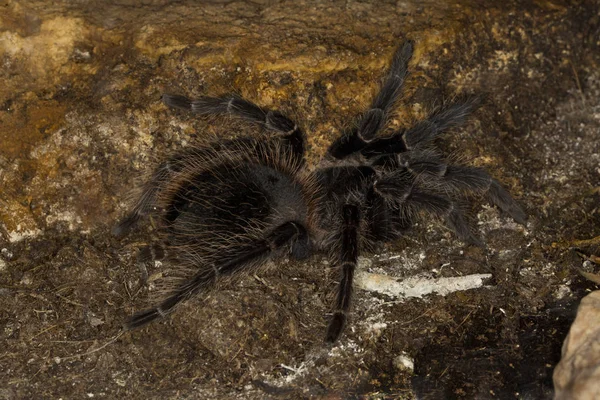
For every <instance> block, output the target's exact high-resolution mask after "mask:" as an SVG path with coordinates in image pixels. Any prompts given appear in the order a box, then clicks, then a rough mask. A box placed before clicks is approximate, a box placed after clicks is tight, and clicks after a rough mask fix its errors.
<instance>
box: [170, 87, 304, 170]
mask: <svg viewBox="0 0 600 400" xmlns="http://www.w3.org/2000/svg"><path fill="white" fill-rule="evenodd" d="M162 98H163V102H164V103H165V104H166V105H167V106H169V107H173V108H178V109H181V110H185V111H191V112H193V113H194V114H200V115H231V116H233V117H238V118H242V119H245V120H247V121H250V122H254V123H258V124H261V125H262V126H264V127H265V128H267V129H269V130H271V131H274V132H276V133H277V134H278V135H279V136H280V137H281V138H283V139H284V140H286V141H287V142H288V143H289V145H290V146H291V148H292V150H293V153H294V154H296V155H297V156H298V157H299V158H300V159H301V158H302V157H303V155H304V136H305V135H304V132H303V131H302V129H300V127H299V126H298V125H297V124H296V123H295V122H294V121H292V120H291V119H289V118H288V117H287V116H285V115H284V114H282V113H281V112H279V111H272V110H268V109H265V108H262V107H259V106H257V105H256V104H254V103H252V102H250V101H248V100H245V99H242V98H241V97H239V96H236V95H232V94H229V95H224V96H221V97H208V96H206V97H200V98H199V99H196V100H191V99H189V98H187V97H185V96H180V95H170V94H163V96H162Z"/></svg>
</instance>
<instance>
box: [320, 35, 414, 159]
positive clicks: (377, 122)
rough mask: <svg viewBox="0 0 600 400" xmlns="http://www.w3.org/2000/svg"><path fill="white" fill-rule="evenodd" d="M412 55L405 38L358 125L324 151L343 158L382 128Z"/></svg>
mask: <svg viewBox="0 0 600 400" xmlns="http://www.w3.org/2000/svg"><path fill="white" fill-rule="evenodd" d="M412 54H413V42H412V40H407V41H406V42H404V44H403V45H402V46H400V47H399V48H398V50H396V53H395V54H394V59H393V61H392V66H391V67H390V70H389V72H388V74H387V76H386V77H385V79H384V81H383V85H382V86H381V89H380V91H379V93H378V94H377V96H375V99H373V103H372V104H371V107H370V108H369V110H367V111H366V112H365V113H364V114H363V115H362V116H361V117H360V119H359V123H358V127H356V128H355V129H353V130H351V131H349V132H347V133H345V134H343V135H342V136H341V137H340V138H338V139H337V140H336V141H334V142H333V143H332V144H331V146H330V147H329V149H328V150H327V153H328V154H329V155H330V156H332V157H333V158H336V159H343V158H346V157H347V156H349V155H351V154H354V153H356V152H357V151H360V150H361V149H362V148H363V147H365V146H366V145H367V143H369V142H371V141H372V140H373V138H374V137H375V136H376V135H377V133H378V132H379V131H380V130H381V129H382V128H383V127H384V125H385V123H386V121H387V119H388V117H389V114H390V111H391V110H392V107H393V106H394V104H395V103H396V101H397V100H398V97H400V93H401V89H402V85H403V84H404V80H405V78H406V76H407V74H408V62H409V61H410V59H411V57H412Z"/></svg>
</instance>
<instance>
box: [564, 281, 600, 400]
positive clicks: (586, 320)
mask: <svg viewBox="0 0 600 400" xmlns="http://www.w3.org/2000/svg"><path fill="white" fill-rule="evenodd" d="M554 388H555V390H556V395H555V399H557V400H563V399H565V400H566V399H573V400H588V399H589V400H593V399H598V398H600V291H595V292H592V293H590V294H588V295H587V296H585V297H584V298H583V299H582V300H581V304H580V305H579V309H578V310H577V318H575V321H574V322H573V325H572V326H571V329H570V330H569V335H568V336H567V338H566V339H565V343H564V345H563V348H562V358H561V360H560V363H559V364H558V365H557V366H556V369H555V370H554Z"/></svg>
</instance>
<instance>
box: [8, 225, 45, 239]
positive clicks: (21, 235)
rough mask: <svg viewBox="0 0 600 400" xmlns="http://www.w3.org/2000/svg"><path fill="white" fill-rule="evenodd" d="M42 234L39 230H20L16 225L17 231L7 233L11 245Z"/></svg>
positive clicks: (19, 226)
mask: <svg viewBox="0 0 600 400" xmlns="http://www.w3.org/2000/svg"><path fill="white" fill-rule="evenodd" d="M41 233H42V231H41V230H39V229H29V230H21V225H17V229H16V230H14V231H12V232H9V233H8V241H9V242H11V243H16V242H20V241H21V240H23V239H26V238H33V237H36V236H38V235H40V234H41Z"/></svg>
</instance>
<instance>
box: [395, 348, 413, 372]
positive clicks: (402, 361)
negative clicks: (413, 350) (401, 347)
mask: <svg viewBox="0 0 600 400" xmlns="http://www.w3.org/2000/svg"><path fill="white" fill-rule="evenodd" d="M393 362H394V368H396V369H397V370H398V371H403V372H411V373H412V372H413V371H414V370H415V362H414V360H413V359H412V358H411V357H409V356H408V354H406V353H402V354H400V355H399V356H396V357H395V358H394V361H393Z"/></svg>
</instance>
